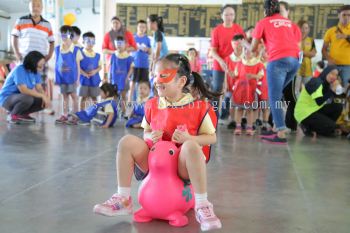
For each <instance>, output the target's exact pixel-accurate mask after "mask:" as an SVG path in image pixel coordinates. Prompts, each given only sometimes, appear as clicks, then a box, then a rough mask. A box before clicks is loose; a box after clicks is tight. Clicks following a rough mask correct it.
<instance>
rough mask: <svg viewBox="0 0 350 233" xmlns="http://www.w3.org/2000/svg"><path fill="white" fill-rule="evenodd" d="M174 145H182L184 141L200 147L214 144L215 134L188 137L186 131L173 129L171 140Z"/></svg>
mask: <svg viewBox="0 0 350 233" xmlns="http://www.w3.org/2000/svg"><path fill="white" fill-rule="evenodd" d="M171 140H172V141H173V142H175V143H179V144H183V143H184V142H185V141H188V140H193V141H195V142H197V143H198V144H199V145H201V146H205V145H210V144H214V143H216V133H213V134H201V135H196V136H194V135H190V134H189V133H188V131H187V130H186V131H181V130H178V129H175V132H174V134H173V137H172V139H171Z"/></svg>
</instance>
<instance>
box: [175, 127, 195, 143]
mask: <svg viewBox="0 0 350 233" xmlns="http://www.w3.org/2000/svg"><path fill="white" fill-rule="evenodd" d="M191 137H192V136H191V135H190V134H189V133H188V131H187V129H186V130H179V129H175V131H174V133H173V136H172V138H171V141H173V142H175V143H179V144H183V143H184V142H185V141H187V140H189V139H191Z"/></svg>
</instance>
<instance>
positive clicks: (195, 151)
mask: <svg viewBox="0 0 350 233" xmlns="http://www.w3.org/2000/svg"><path fill="white" fill-rule="evenodd" d="M181 151H182V152H183V153H185V156H186V158H189V157H193V158H195V159H197V158H200V156H198V155H200V154H201V153H203V152H202V150H201V147H200V146H199V144H198V143H197V142H195V141H194V140H187V141H186V142H184V143H183V144H182V147H181Z"/></svg>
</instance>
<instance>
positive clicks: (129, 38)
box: [102, 31, 137, 61]
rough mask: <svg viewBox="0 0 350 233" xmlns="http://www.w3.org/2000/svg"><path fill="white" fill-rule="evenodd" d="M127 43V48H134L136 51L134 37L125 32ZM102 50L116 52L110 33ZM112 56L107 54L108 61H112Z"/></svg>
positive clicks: (104, 40) (107, 34) (106, 35)
mask: <svg viewBox="0 0 350 233" xmlns="http://www.w3.org/2000/svg"><path fill="white" fill-rule="evenodd" d="M125 43H126V47H134V48H135V49H137V47H136V42H135V39H134V36H133V34H132V33H131V32H129V31H125ZM102 49H108V50H113V51H115V50H116V49H115V46H114V41H111V37H110V35H109V32H107V33H106V34H105V36H104V38H103V44H102ZM111 56H112V55H111V54H107V60H108V61H109V60H110V58H111Z"/></svg>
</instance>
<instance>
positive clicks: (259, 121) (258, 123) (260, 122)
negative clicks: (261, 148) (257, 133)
mask: <svg viewBox="0 0 350 233" xmlns="http://www.w3.org/2000/svg"><path fill="white" fill-rule="evenodd" d="M255 124H256V125H257V126H262V125H263V122H262V121H261V120H260V119H256V121H255Z"/></svg>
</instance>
